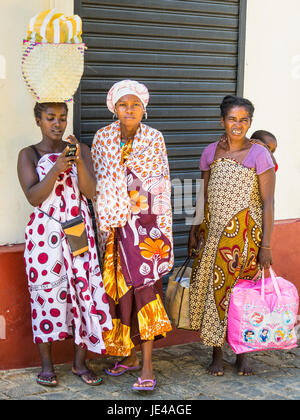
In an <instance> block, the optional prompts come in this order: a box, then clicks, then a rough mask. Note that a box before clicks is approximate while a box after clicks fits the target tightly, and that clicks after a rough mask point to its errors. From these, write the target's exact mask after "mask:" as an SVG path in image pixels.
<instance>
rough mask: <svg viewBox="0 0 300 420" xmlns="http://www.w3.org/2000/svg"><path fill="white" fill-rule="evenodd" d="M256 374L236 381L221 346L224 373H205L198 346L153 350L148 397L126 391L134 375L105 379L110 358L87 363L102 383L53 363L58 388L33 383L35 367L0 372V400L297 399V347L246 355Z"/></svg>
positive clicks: (205, 353)
mask: <svg viewBox="0 0 300 420" xmlns="http://www.w3.org/2000/svg"><path fill="white" fill-rule="evenodd" d="M249 357H250V359H251V363H252V366H253V368H254V369H255V371H256V375H255V376H251V377H240V376H238V375H237V374H236V371H235V368H234V366H233V364H234V361H235V356H234V354H233V353H232V351H231V350H230V349H229V348H227V347H226V348H225V356H224V359H225V375H224V376H223V377H218V378H215V377H212V376H210V375H207V374H206V367H207V366H208V364H209V362H210V358H211V350H210V349H207V348H206V347H204V346H203V345H201V344H200V343H191V344H184V345H179V346H172V347H167V348H162V349H157V350H154V357H153V360H154V368H155V374H156V379H157V388H156V390H155V391H154V392H152V393H145V392H142V393H141V392H134V391H131V386H132V384H133V383H134V381H135V379H136V377H137V376H138V372H134V373H126V374H124V375H123V376H121V377H119V378H118V377H109V376H107V375H106V374H105V373H103V369H104V368H105V367H107V366H110V365H111V364H112V362H114V361H115V358H111V357H107V358H102V359H97V360H92V361H90V366H91V367H92V368H93V369H94V370H95V372H97V373H98V374H101V375H102V373H103V379H104V383H103V384H102V385H100V386H98V387H90V386H87V385H85V384H83V383H82V382H81V381H80V380H79V379H78V378H77V377H75V376H74V375H72V373H71V365H67V364H66V365H57V366H56V372H57V376H58V381H59V386H58V387H56V388H44V387H41V386H40V385H38V384H36V382H35V377H36V375H37V373H38V372H39V369H38V368H30V369H23V370H9V371H0V400H95V399H97V400H116V401H118V400H119V401H121V400H122V401H124V400H129V401H130V400H135V401H137V400H144V401H145V400H154V399H155V400H160V401H164V402H165V401H166V400H177V401H179V400H180V401H183V400H227V399H230V400H254V399H256V400H266V399H268V400H279V399H280V400H300V348H299V347H298V348H296V349H293V350H288V351H272V352H264V353H261V352H258V353H251V354H250V355H249Z"/></svg>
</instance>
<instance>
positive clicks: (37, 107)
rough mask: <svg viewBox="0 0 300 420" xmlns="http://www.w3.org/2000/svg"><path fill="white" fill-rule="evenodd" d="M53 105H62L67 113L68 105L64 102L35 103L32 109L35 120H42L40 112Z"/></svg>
mask: <svg viewBox="0 0 300 420" xmlns="http://www.w3.org/2000/svg"><path fill="white" fill-rule="evenodd" d="M53 105H64V107H65V109H66V112H67V113H68V105H67V104H66V103H65V102H41V103H39V102H36V104H35V106H34V109H33V112H34V117H35V119H37V118H42V112H44V111H46V109H47V108H49V107H50V106H53Z"/></svg>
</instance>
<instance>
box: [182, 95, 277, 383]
mask: <svg viewBox="0 0 300 420" xmlns="http://www.w3.org/2000/svg"><path fill="white" fill-rule="evenodd" d="M253 112H254V107H253V105H252V103H251V102H250V101H248V100H247V99H243V98H238V97H235V96H227V97H225V98H224V100H223V102H222V104H221V122H222V125H223V126H224V128H225V131H226V141H222V139H221V140H220V141H217V142H215V143H212V144H210V145H209V146H208V147H207V148H206V149H205V150H204V151H203V153H202V156H201V160H200V169H201V171H202V178H203V180H204V204H205V212H204V220H203V222H202V224H201V225H200V226H199V225H198V226H196V225H195V226H192V228H191V231H190V239H189V254H190V255H192V254H193V252H194V250H195V249H196V248H197V245H198V241H200V246H199V248H198V249H200V251H199V254H198V255H197V256H196V258H195V261H194V265H193V271H192V276H191V289H190V318H191V327H192V329H194V330H200V337H201V339H202V341H203V343H204V344H206V345H208V346H213V361H212V364H211V365H210V367H209V369H208V372H209V373H210V374H212V375H219V376H221V375H223V361H222V346H223V344H224V342H225V339H226V333H227V321H228V319H227V314H228V307H229V301H230V293H231V290H232V288H233V287H234V285H235V284H236V283H237V281H238V280H239V279H254V277H255V276H256V275H257V273H258V270H259V266H260V267H261V268H269V267H270V265H271V264H272V253H271V245H270V244H271V234H272V229H273V216H274V188H275V171H274V163H273V161H272V159H271V156H270V153H269V152H268V151H267V150H266V148H265V147H263V146H261V145H259V144H252V143H251V142H250V141H249V139H248V138H247V137H246V134H247V131H248V129H249V128H250V125H251V122H252V117H253ZM236 365H237V370H238V373H239V374H240V375H250V374H252V370H251V368H250V367H249V366H248V363H247V360H246V357H245V355H244V354H241V355H238V356H237V364H236Z"/></svg>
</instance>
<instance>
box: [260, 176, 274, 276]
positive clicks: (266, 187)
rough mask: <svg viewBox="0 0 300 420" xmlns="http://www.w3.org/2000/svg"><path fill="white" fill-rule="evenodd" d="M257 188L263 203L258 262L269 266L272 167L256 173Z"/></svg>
mask: <svg viewBox="0 0 300 420" xmlns="http://www.w3.org/2000/svg"><path fill="white" fill-rule="evenodd" d="M258 182H259V190H260V195H261V200H262V204H263V220H262V223H263V224H262V241H261V248H260V250H259V253H258V263H259V264H260V266H261V268H265V269H267V268H270V266H271V265H272V264H273V259H272V251H271V237H272V231H273V224H274V192H275V170H274V168H272V169H269V170H267V171H266V172H264V173H262V174H260V175H258Z"/></svg>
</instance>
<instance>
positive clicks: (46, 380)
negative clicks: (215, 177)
mask: <svg viewBox="0 0 300 420" xmlns="http://www.w3.org/2000/svg"><path fill="white" fill-rule="evenodd" d="M36 382H37V383H38V384H39V385H43V386H49V387H52V388H54V387H55V386H57V385H58V384H57V381H56V375H55V373H53V372H43V373H39V374H38V376H37V378H36Z"/></svg>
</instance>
